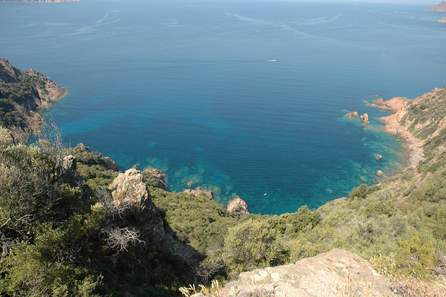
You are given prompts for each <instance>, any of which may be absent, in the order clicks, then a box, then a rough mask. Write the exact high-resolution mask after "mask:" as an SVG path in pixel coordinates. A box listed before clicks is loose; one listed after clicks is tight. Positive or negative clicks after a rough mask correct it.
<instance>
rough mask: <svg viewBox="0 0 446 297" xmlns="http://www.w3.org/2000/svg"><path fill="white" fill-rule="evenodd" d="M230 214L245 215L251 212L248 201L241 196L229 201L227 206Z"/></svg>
mask: <svg viewBox="0 0 446 297" xmlns="http://www.w3.org/2000/svg"><path fill="white" fill-rule="evenodd" d="M226 210H227V211H228V213H229V214H238V215H245V214H249V209H248V203H246V201H245V200H243V199H242V198H240V197H239V196H237V197H235V198H234V199H232V200H231V201H229V203H228V206H227V208H226Z"/></svg>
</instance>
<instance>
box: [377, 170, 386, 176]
mask: <svg viewBox="0 0 446 297" xmlns="http://www.w3.org/2000/svg"><path fill="white" fill-rule="evenodd" d="M375 174H376V176H377V177H383V176H384V171H382V170H377V171H376V173H375Z"/></svg>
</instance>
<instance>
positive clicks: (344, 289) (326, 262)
mask: <svg viewBox="0 0 446 297" xmlns="http://www.w3.org/2000/svg"><path fill="white" fill-rule="evenodd" d="M195 296H196V297H198V296H201V295H199V294H198V295H195ZM218 296H219V297H242V296H243V297H247V296H256V297H257V296H259V297H267V296H268V297H269V296H273V297H343V296H367V297H390V296H395V295H394V294H393V293H392V290H391V284H390V282H389V281H388V280H387V279H386V278H384V277H383V276H381V275H379V274H378V273H377V272H376V271H375V270H374V269H373V268H372V267H371V265H370V264H369V263H368V262H367V261H365V260H364V259H362V258H360V257H358V256H356V255H354V254H352V253H350V252H347V251H344V250H338V249H335V250H332V251H330V252H328V253H324V254H320V255H318V256H316V257H312V258H307V259H303V260H301V261H299V262H297V263H296V264H291V265H283V266H278V267H273V268H265V269H257V270H254V271H250V272H244V273H241V274H240V276H239V278H238V280H236V281H234V282H231V283H229V284H227V285H226V286H225V287H224V288H223V289H222V291H221V292H219V295H218Z"/></svg>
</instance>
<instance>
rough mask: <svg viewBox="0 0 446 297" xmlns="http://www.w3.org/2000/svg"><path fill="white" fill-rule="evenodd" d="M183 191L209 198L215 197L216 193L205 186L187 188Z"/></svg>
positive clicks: (193, 195)
mask: <svg viewBox="0 0 446 297" xmlns="http://www.w3.org/2000/svg"><path fill="white" fill-rule="evenodd" d="M183 193H185V194H188V195H190V196H192V197H206V198H207V199H209V200H212V199H214V193H212V191H209V190H207V189H204V188H196V189H186V190H184V191H183Z"/></svg>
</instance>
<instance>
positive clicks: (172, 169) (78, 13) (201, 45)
mask: <svg viewBox="0 0 446 297" xmlns="http://www.w3.org/2000/svg"><path fill="white" fill-rule="evenodd" d="M437 18H438V16H437V15H434V14H433V13H432V12H431V11H430V10H429V8H428V7H422V6H404V5H399V6H396V5H378V4H360V5H359V4H356V5H355V4H311V3H290V2H280V1H266V2H265V1H263V2H255V1H254V2H246V1H239V2H219V1H215V2H210V1H203V2H197V1H159V2H156V1H139V2H137V1H88V0H82V2H81V3H80V4H67V5H26V4H25V5H24V4H0V56H2V57H6V58H8V59H10V61H11V62H13V63H14V64H16V65H18V66H20V67H33V68H36V69H39V70H40V71H42V72H45V73H47V74H49V75H50V77H51V78H53V79H55V80H56V81H57V82H58V83H60V84H61V85H63V86H65V87H66V88H67V89H68V91H69V92H70V95H69V96H68V97H66V98H65V99H64V100H63V101H61V102H59V103H58V104H57V105H56V106H55V107H54V108H53V109H51V111H50V112H49V114H50V116H51V118H53V119H54V120H55V121H56V122H57V124H58V125H59V126H60V128H61V130H62V133H63V136H64V141H65V142H66V144H67V145H74V144H76V143H79V142H84V143H86V144H88V145H89V146H90V147H92V148H94V149H97V150H100V151H102V152H104V153H106V154H108V155H110V156H112V157H113V158H114V159H116V160H117V161H118V162H119V164H120V165H121V166H122V167H123V168H125V167H129V166H132V165H134V164H138V165H140V166H141V167H144V166H147V165H151V166H156V167H159V168H161V169H164V170H166V171H167V173H168V179H169V183H170V185H171V188H172V189H174V190H181V189H183V188H184V187H186V183H187V182H188V181H189V180H192V181H193V183H194V186H199V185H204V186H207V187H211V188H213V189H214V190H217V192H218V193H219V197H218V199H219V200H220V201H222V202H225V201H227V199H228V198H229V197H230V196H231V195H233V194H235V193H236V194H239V195H241V196H242V197H243V198H245V199H246V200H247V201H248V203H249V205H250V208H251V210H252V211H254V212H260V213H282V212H288V211H294V210H295V209H297V208H298V207H299V206H301V205H304V204H306V205H309V206H311V207H317V206H319V205H321V204H323V203H324V202H326V201H327V200H330V199H332V198H335V197H340V196H343V195H345V194H346V193H348V191H349V190H350V189H351V188H352V187H353V186H356V185H358V184H360V183H363V182H366V183H372V182H374V180H375V176H374V175H375V172H376V170H377V169H383V170H385V171H387V172H391V170H394V169H395V168H398V166H399V165H400V163H401V162H403V161H404V157H403V155H402V154H401V144H400V143H399V142H398V141H397V140H396V139H393V138H392V137H390V136H388V135H386V134H384V133H382V132H380V130H379V129H380V125H379V123H378V122H377V118H378V116H379V115H380V113H379V112H377V111H373V110H369V109H368V108H367V107H366V106H365V105H364V100H367V99H371V98H375V97H377V96H384V97H391V96H397V95H398V96H399V95H402V96H410V97H414V96H416V95H419V94H421V93H423V92H425V91H428V90H430V89H431V88H433V87H439V86H443V85H444V84H445V72H444V71H445V69H446V54H445V53H446V26H444V25H443V26H442V25H441V24H437V23H436V22H435V20H436V19H437ZM348 110H359V111H367V112H369V113H371V114H372V117H373V119H372V120H373V124H372V126H371V127H369V128H364V127H363V126H362V125H360V124H358V123H354V122H350V121H346V120H344V119H343V115H344V113H345V112H346V111H348ZM376 152H379V153H381V154H382V155H384V160H383V161H382V162H377V161H375V160H374V158H373V154H374V153H376Z"/></svg>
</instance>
